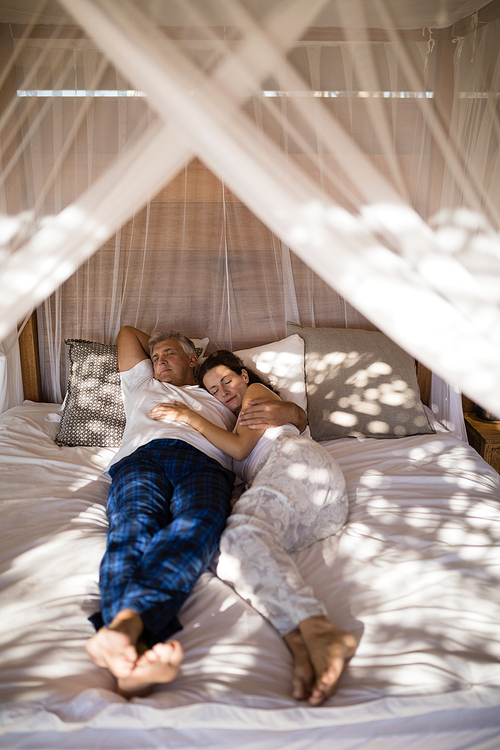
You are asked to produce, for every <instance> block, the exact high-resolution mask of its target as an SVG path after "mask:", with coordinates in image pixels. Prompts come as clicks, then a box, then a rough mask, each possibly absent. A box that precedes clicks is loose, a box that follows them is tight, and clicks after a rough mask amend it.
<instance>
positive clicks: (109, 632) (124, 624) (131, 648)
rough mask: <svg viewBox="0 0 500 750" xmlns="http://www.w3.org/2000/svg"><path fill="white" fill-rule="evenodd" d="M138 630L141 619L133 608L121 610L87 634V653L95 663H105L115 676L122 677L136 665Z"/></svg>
mask: <svg viewBox="0 0 500 750" xmlns="http://www.w3.org/2000/svg"><path fill="white" fill-rule="evenodd" d="M142 630H143V623H142V619H141V617H140V616H139V615H138V614H137V612H134V610H132V609H125V610H122V611H121V612H119V613H118V614H117V615H116V617H115V618H114V620H113V621H112V622H111V624H110V625H109V626H108V627H104V628H100V629H99V630H98V631H97V633H96V634H95V635H94V636H93V637H92V638H89V640H88V641H87V644H86V649H87V653H88V655H89V656H90V658H91V659H92V661H93V662H94V664H97V666H98V667H107V669H109V671H110V672H111V674H113V675H114V676H115V677H117V678H125V677H127V676H128V675H129V674H130V673H131V672H132V670H133V669H134V667H135V665H136V662H137V659H138V656H139V654H138V651H137V642H138V640H139V637H140V635H141V633H142Z"/></svg>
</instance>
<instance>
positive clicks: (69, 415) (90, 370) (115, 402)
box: [55, 339, 125, 448]
mask: <svg viewBox="0 0 500 750" xmlns="http://www.w3.org/2000/svg"><path fill="white" fill-rule="evenodd" d="M64 343H65V344H67V345H68V346H69V362H70V370H69V378H68V392H67V396H66V402H65V406H64V411H63V416H62V419H61V424H60V426H59V432H58V434H57V437H56V440H55V442H56V443H57V445H68V446H76V445H93V446H101V447H106V448H114V447H117V446H119V445H120V443H121V440H122V435H123V430H124V429H125V410H124V408H123V399H122V393H121V388H120V374H119V372H118V357H117V349H116V346H114V345H113V344H98V343H96V342H94V341H83V340H82V339H66V340H65V342H64Z"/></svg>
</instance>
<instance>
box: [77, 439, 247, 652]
mask: <svg viewBox="0 0 500 750" xmlns="http://www.w3.org/2000/svg"><path fill="white" fill-rule="evenodd" d="M109 473H110V475H111V477H112V483H111V486H110V488H109V497H108V505H107V510H106V513H107V516H108V520H109V532H108V542H107V548H106V552H105V554H104V557H103V560H102V563H101V568H100V577H99V585H100V588H101V598H102V622H103V624H104V625H109V623H110V622H111V621H112V620H113V618H114V617H115V615H116V614H117V613H118V612H120V611H121V610H123V609H133V610H134V611H135V612H137V613H138V614H139V615H140V616H141V618H142V621H143V623H144V633H143V637H144V638H145V640H146V641H147V642H148V644H149V645H153V644H154V643H157V642H159V641H165V640H167V639H168V638H169V637H170V636H171V635H172V634H173V633H174V632H175V631H176V630H180V629H181V625H180V623H179V621H178V619H177V617H176V615H177V613H178V611H179V609H180V608H181V606H182V604H183V603H184V602H185V600H186V599H187V597H188V595H189V594H190V592H191V591H192V589H193V587H194V585H195V583H196V581H197V580H198V578H199V577H200V575H201V574H202V573H203V571H204V570H206V569H207V568H208V566H209V564H210V562H211V560H212V557H213V556H214V554H215V552H216V551H217V548H218V544H219V538H220V535H221V533H222V531H223V529H224V524H225V522H226V518H227V516H228V514H229V512H230V496H231V490H232V486H233V481H234V474H233V473H232V472H231V471H229V470H227V469H225V468H224V467H223V466H221V464H219V463H218V461H215V460H214V459H213V458H210V457H209V456H206V455H205V454H204V453H202V452H201V451H199V450H197V449H196V448H194V447H193V446H191V445H189V443H185V442H184V441H182V440H171V439H166V440H154V441H152V442H150V443H148V444H147V445H143V446H141V447H140V448H138V449H137V450H136V451H134V453H132V454H131V455H130V456H126V457H125V458H123V459H122V460H121V461H119V462H118V463H117V464H115V465H114V466H112V467H111V468H110V470H109ZM91 619H92V621H93V622H94V624H96V622H95V620H94V618H91Z"/></svg>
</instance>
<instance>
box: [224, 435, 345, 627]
mask: <svg viewBox="0 0 500 750" xmlns="http://www.w3.org/2000/svg"><path fill="white" fill-rule="evenodd" d="M347 513H348V503H347V494H346V488H345V480H344V476H343V474H342V471H341V470H340V467H339V466H338V464H337V462H336V461H335V460H334V459H333V458H332V457H331V456H330V455H329V453H328V452H327V451H326V450H325V449H324V448H322V446H320V445H318V443H315V442H314V441H313V440H310V439H309V438H306V437H302V436H300V435H297V436H281V437H279V438H278V439H277V441H276V443H275V445H274V446H273V447H272V449H271V451H270V452H269V454H268V455H267V457H266V459H265V461H264V463H263V465H262V466H261V467H260V468H259V471H258V472H257V474H256V476H255V478H254V479H253V482H252V484H251V487H250V488H249V489H248V490H246V491H245V492H244V493H243V494H242V495H241V497H240V498H239V500H238V502H237V503H236V505H235V506H234V509H233V512H232V514H231V515H230V516H229V518H228V520H227V524H226V528H225V530H224V532H223V534H222V537H221V540H220V556H219V559H218V561H217V563H216V573H217V576H218V577H219V578H221V579H222V580H223V581H225V582H226V583H228V584H229V585H231V586H232V587H233V588H234V590H235V591H236V592H237V593H238V594H239V595H240V596H241V597H242V598H243V599H245V600H246V601H248V602H249V603H250V604H251V605H252V607H253V608H254V609H256V610H257V611H258V612H260V614H261V615H263V616H264V617H265V618H266V619H268V620H269V622H270V623H271V624H272V625H273V627H274V628H275V629H276V630H277V631H278V633H279V634H280V635H281V636H283V635H286V634H287V633H289V632H290V631H292V630H294V629H295V628H296V627H298V625H299V623H300V622H301V621H302V620H304V619H305V618H307V617H312V616H315V615H325V614H326V610H325V607H324V605H323V603H322V602H320V601H319V600H318V599H316V597H315V596H314V591H313V589H312V588H311V587H310V586H308V585H306V584H305V582H304V580H303V579H302V576H301V575H300V572H299V570H298V568H297V566H296V564H295V562H294V560H293V559H292V557H290V554H292V553H296V552H300V551H301V550H303V549H305V548H306V547H309V546H311V545H312V544H314V542H317V541H319V540H320V539H325V538H326V537H328V536H331V535H332V534H335V533H336V532H337V531H339V530H340V529H341V528H342V527H343V525H344V524H345V522H346V520H347Z"/></svg>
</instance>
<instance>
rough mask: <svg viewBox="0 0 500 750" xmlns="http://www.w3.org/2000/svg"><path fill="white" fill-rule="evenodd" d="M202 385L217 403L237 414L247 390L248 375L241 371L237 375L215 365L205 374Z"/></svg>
mask: <svg viewBox="0 0 500 750" xmlns="http://www.w3.org/2000/svg"><path fill="white" fill-rule="evenodd" d="M203 385H204V386H205V388H206V389H207V391H208V392H209V393H211V394H212V396H215V398H216V399H217V400H218V401H220V402H221V403H223V404H225V405H226V406H227V407H228V408H229V409H231V411H234V413H235V414H238V413H239V411H240V409H241V404H242V403H243V399H244V397H245V393H246V390H247V388H248V373H247V371H246V370H242V371H241V375H238V374H237V373H235V372H234V370H230V369H229V367H226V366H225V365H217V367H213V368H212V369H211V370H209V371H208V372H207V373H206V375H205V377H204V378H203Z"/></svg>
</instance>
